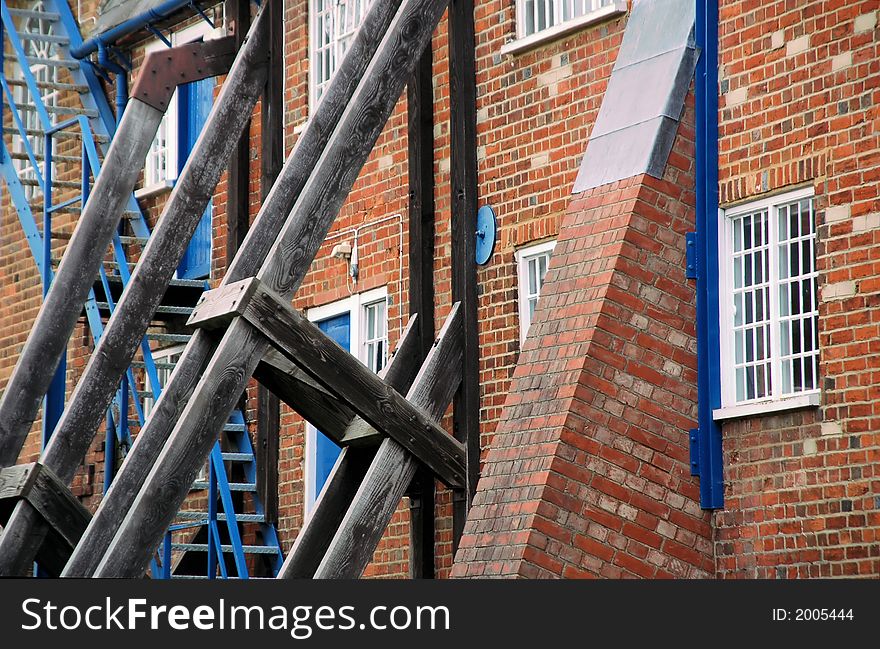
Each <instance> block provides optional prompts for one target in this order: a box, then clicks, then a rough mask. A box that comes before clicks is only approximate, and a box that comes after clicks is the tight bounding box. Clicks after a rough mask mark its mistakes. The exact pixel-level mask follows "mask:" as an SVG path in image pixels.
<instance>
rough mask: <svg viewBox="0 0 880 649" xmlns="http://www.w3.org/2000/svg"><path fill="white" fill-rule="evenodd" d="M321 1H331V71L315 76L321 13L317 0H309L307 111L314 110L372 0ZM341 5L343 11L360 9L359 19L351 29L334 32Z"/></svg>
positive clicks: (326, 0)
mask: <svg viewBox="0 0 880 649" xmlns="http://www.w3.org/2000/svg"><path fill="white" fill-rule="evenodd" d="M321 1H323V2H326V3H333V16H332V18H331V20H332V22H333V34H332V36H331V41H330V43H329V45H330V48H331V50H332V51H331V52H330V53H329V59H332V61H331V62H330V63H329V67H330V68H331V72H330V76H328V77H327V79H321V80H319V79H318V77H317V72H318V66H317V53H318V48H319V43H318V34H319V30H318V28H319V27H320V24H319V18H321V14H320V13H319V11H318V2H319V0H309V112H314V110H315V107H316V106H317V105H318V102H319V101H320V99H321V94H322V92H323V90H324V89H325V88H326V87H327V86H328V85H329V83H330V80H331V79H333V75H334V74H335V73H336V70H338V69H339V64H340V63H342V57H343V56H344V54H345V51H346V50H347V48H348V45H350V44H351V42H352V41H353V40H354V35H355V34H356V33H357V29H358V27H360V25H361V23H362V22H363V20H364V16H365V15H366V13H367V11H369V9H370V6H371V5H372V0H321ZM343 7H344V8H345V11H349V10H350V9H352V8H355V7H356V8H357V9H358V10H360V19H359V21H358V24H357V25H355V26H354V29H353V30H350V29H347V30H346V31H345V32H344V33H342V34H338V33H336V31H337V30H336V25H337V21H338V19H339V12H340V11H341V10H342V8H343ZM325 13H326V12H325Z"/></svg>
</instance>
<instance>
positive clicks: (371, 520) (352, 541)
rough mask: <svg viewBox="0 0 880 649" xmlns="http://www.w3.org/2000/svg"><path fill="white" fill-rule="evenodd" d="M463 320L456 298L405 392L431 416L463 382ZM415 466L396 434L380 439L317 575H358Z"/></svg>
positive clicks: (438, 412) (443, 407)
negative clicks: (432, 345) (416, 374)
mask: <svg viewBox="0 0 880 649" xmlns="http://www.w3.org/2000/svg"><path fill="white" fill-rule="evenodd" d="M462 326H463V317H462V314H461V310H460V305H459V304H458V303H456V304H455V305H454V306H453V309H452V311H451V312H450V314H449V316H448V317H447V319H446V322H445V324H444V325H443V328H442V329H441V330H440V334H439V336H438V337H437V342H436V344H435V346H434V348H433V349H432V350H431V352H430V353H429V354H428V358H427V359H426V360H425V363H424V364H423V365H422V368H421V370H420V371H419V375H418V376H417V377H416V379H415V381H414V382H413V386H412V388H410V390H409V392H408V393H407V400H408V401H410V402H411V403H412V404H413V405H415V406H418V407H419V408H421V409H423V410H424V411H425V412H426V413H427V414H428V416H429V417H431V418H432V419H433V420H435V421H439V419H440V418H441V417H442V416H443V413H444V412H446V408H447V407H448V406H449V402H450V401H451V400H452V397H453V395H454V394H455V392H456V390H457V389H458V386H459V384H460V382H461V374H460V372H458V371H456V370H459V368H461V362H462V353H463V338H464V336H463V329H462ZM450 368H451V369H452V371H450ZM417 467H418V461H417V460H416V458H415V457H414V456H413V455H412V454H411V453H409V452H408V451H407V449H405V448H404V447H403V446H401V445H400V444H398V443H397V442H396V441H395V440H393V439H391V438H387V439H385V440H383V441H382V444H381V445H380V446H379V450H378V452H377V453H376V456H375V457H374V458H373V461H372V463H371V464H370V468H369V469H368V470H367V473H366V475H365V476H364V479H363V482H362V483H361V486H360V487H359V488H358V490H357V492H356V493H355V495H354V498H353V499H352V503H351V505H350V506H349V508H348V511H347V512H346V513H345V516H344V517H343V519H342V522H341V524H340V526H339V529H338V530H337V531H336V534H335V535H334V536H333V540H332V541H331V542H330V545H329V547H328V549H327V553H326V554H325V555H324V558H323V560H322V561H321V564H320V565H319V566H318V569H317V571H316V572H315V577H316V578H318V579H356V578H357V577H360V575H361V573H363V571H364V568H366V566H367V564H368V563H369V562H370V559H372V557H373V552H374V551H375V549H376V545H377V544H378V543H379V540H380V539H381V538H382V534H383V533H384V532H385V528H386V527H387V526H388V523H389V522H390V521H391V517H392V515H393V514H394V511H395V510H396V509H397V506H398V505H399V504H400V499H401V498H402V497H403V495H404V492H405V491H406V488H407V486H408V485H409V483H410V481H411V480H412V478H413V476H414V475H415V472H416V469H417Z"/></svg>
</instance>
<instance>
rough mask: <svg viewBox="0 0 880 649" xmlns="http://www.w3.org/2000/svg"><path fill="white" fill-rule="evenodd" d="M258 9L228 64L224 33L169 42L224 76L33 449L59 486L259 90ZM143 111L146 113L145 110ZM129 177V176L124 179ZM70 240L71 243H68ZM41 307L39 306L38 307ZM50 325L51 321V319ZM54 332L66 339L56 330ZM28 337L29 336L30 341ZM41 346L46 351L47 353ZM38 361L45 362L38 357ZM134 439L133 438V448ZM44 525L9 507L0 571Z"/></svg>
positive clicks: (86, 268) (22, 508)
mask: <svg viewBox="0 0 880 649" xmlns="http://www.w3.org/2000/svg"><path fill="white" fill-rule="evenodd" d="M261 16H263V14H259V15H258V16H257V18H256V20H255V22H254V25H253V28H252V30H251V31H250V33H249V34H248V38H247V41H246V42H245V45H244V47H243V48H242V49H241V50H240V51H239V52H238V54H237V55H235V60H234V61H232V56H233V54H234V53H232V52H231V51H230V46H231V41H229V40H228V39H224V40H223V42H217V41H209V42H207V43H199V44H190V45H188V46H186V47H185V48H184V49H183V50H177V49H176V48H172V49H173V51H175V52H178V51H182V52H183V54H184V55H185V58H186V60H191V59H193V58H194V57H195V58H197V56H196V55H197V54H198V53H199V52H200V51H203V50H207V53H208V54H210V55H211V58H210V60H208V61H206V62H205V65H204V66H202V67H201V68H200V69H199V66H195V68H194V69H193V70H191V73H190V74H189V77H188V78H189V79H192V78H196V77H199V78H201V77H204V76H206V75H207V74H208V73H209V72H211V73H214V74H219V73H220V72H226V71H227V70H228V71H229V75H228V76H227V78H226V81H225V83H224V84H223V87H222V89H221V91H220V96H219V97H218V99H217V101H216V102H215V103H214V107H213V109H212V111H211V114H210V115H209V117H208V121H207V122H206V124H205V128H204V133H203V136H202V137H200V138H199V141H198V142H197V144H196V147H195V149H194V150H193V152H192V154H191V155H190V157H189V160H188V161H187V164H186V166H185V167H184V169H183V171H182V173H181V175H180V178H179V179H178V181H177V183H176V185H175V187H174V190H173V191H172V192H171V196H170V197H169V199H168V202H167V203H166V206H165V209H164V210H163V212H162V216H161V218H160V219H159V222H158V224H157V227H156V228H155V230H154V231H153V234H152V236H151V237H150V241H149V242H148V244H147V246H146V248H145V249H144V251H143V253H142V255H141V257H140V260H139V262H138V265H137V266H136V267H135V269H134V272H133V273H132V276H131V280H130V282H129V284H128V287H127V289H126V291H125V292H124V293H123V295H122V298H121V299H120V300H119V303H118V304H117V305H116V309H115V310H114V312H113V315H112V317H111V318H110V321H109V322H108V324H107V327H106V328H105V329H104V332H103V334H102V336H101V338H100V340H99V341H98V344H97V347H96V350H95V352H94V353H93V354H92V356H91V357H90V359H89V363H88V365H87V366H86V369H85V372H84V373H83V376H82V377H81V378H80V380H79V382H78V383H77V386H76V388H75V389H74V391H73V394H72V395H71V398H70V402H69V403H68V405H67V408H66V409H65V410H64V412H63V414H62V417H61V420H60V421H59V422H58V425H57V427H56V429H55V432H54V433H53V435H52V437H51V439H50V440H49V443H48V445H47V446H46V449H45V450H44V452H43V454H42V456H41V459H40V461H41V462H42V463H43V464H44V465H45V466H47V467H49V468H51V469H52V470H53V471H54V472H55V473H56V474H57V475H58V477H59V478H61V480H62V481H64V482H65V483H69V482H70V481H71V480H72V479H73V475H74V473H75V472H76V469H77V467H78V466H79V465H80V463H81V462H82V459H83V457H84V456H85V454H86V452H87V451H88V448H89V445H90V444H91V442H92V439H93V438H94V434H95V431H96V430H97V428H98V426H99V425H100V423H101V421H102V420H103V419H104V416H105V413H106V411H107V407H108V406H109V405H110V402H111V401H112V399H113V395H114V393H115V392H116V388H117V386H118V385H119V381H120V380H121V379H123V377H124V374H125V371H126V370H127V369H128V367H129V364H130V362H131V359H132V357H133V356H134V354H135V351H136V350H137V348H138V346H139V344H140V342H141V340H142V338H143V335H144V333H145V332H146V330H147V327H148V326H149V324H150V320H151V318H152V316H153V314H154V313H155V311H156V308H157V307H158V305H159V303H160V302H161V300H162V296H163V295H164V293H165V287H166V286H167V284H168V281H169V280H170V279H171V277H172V276H173V274H174V271H175V270H176V269H177V266H178V264H179V262H180V259H181V257H182V256H183V252H184V250H185V249H186V246H187V245H188V242H189V240H190V238H191V237H192V233H193V231H194V230H195V228H196V225H198V223H199V220H200V219H201V217H202V214H203V213H204V211H205V206H206V205H207V204H208V201H210V199H211V196H212V194H213V192H214V188H215V187H216V185H217V181H218V180H219V179H220V175H221V174H222V173H223V170H224V168H225V167H226V164H227V161H228V160H229V156H230V155H231V153H232V148H233V144H234V143H233V142H231V140H232V139H234V138H232V137H230V136H231V135H232V134H235V133H240V132H241V131H242V130H243V129H244V127H245V125H246V124H247V121H248V118H249V117H250V114H251V112H252V110H253V107H254V105H255V104H256V101H257V98H258V97H259V95H260V91H261V89H262V86H263V80H264V79H265V77H266V67H267V62H266V51H265V50H266V42H267V32H268V29H267V19H262V18H261ZM171 51H172V50H167V51H166V50H163V56H173V55H172V54H169V52H171ZM154 63H155V62H154ZM230 63H232V67H231V68H230V67H229V64H230ZM168 71H169V72H173V73H174V77H175V78H173V79H169V78H168V76H167V75H164V76H162V75H158V74H157V75H155V76H157V77H159V76H161V80H162V83H161V84H159V85H160V86H161V88H162V89H164V88H165V86H168V87H169V88H172V89H173V87H174V86H175V85H176V83H177V80H178V78H179V75H178V74H177V72H176V71H173V70H171V69H170V68H169V69H168ZM149 72H150V71H149V70H146V69H145V70H144V71H143V72H142V74H141V76H142V77H143V76H144V75H147V76H148V77H150V78H152V77H153V76H154V75H152V74H149ZM140 87H141V86H140V85H139V86H136V88H140ZM140 92H145V91H140ZM155 92H157V91H154V92H153V94H154V95H155ZM154 98H155V97H154ZM140 104H141V102H140V100H138V99H133V100H132V101H131V102H130V104H129V107H128V108H127V109H126V111H125V113H124V115H123V126H124V125H125V123H126V120H128V118H129V115H130V113H131V117H132V119H142V120H144V119H145V118H144V117H143V115H142V114H141V112H139V111H140V109H137V110H133V108H136V107H138V106H139V105H140ZM148 110H149V111H152V112H156V110H155V109H153V108H149V107H148ZM152 112H151V113H149V114H150V115H152ZM159 118H161V113H159ZM151 119H152V118H150V119H146V120H145V124H144V126H143V127H142V128H150V124H151V121H150V120H151ZM156 124H157V125H158V122H156ZM154 134H155V129H153V130H152V131H150V132H149V133H148V135H149V138H148V139H147V140H146V145H145V146H147V147H149V143H150V142H151V141H152V139H153V135H154ZM126 137H127V132H126V131H123V130H122V126H121V127H120V130H119V131H118V132H117V134H116V137H115V138H114V140H113V145H112V146H111V155H112V152H113V150H114V147H116V146H117V144H118V143H119V142H120V141H123V142H124V141H125V140H126ZM139 156H140V157H139V158H138V159H137V166H136V169H135V174H134V178H136V177H137V171H138V170H139V169H140V167H141V166H143V161H144V157H145V156H146V150H144V152H143V153H140V154H139ZM113 162H114V161H113V160H111V159H110V158H108V160H107V162H106V163H105V165H104V167H103V168H102V170H103V169H106V170H107V174H109V175H111V176H113V177H122V178H125V174H122V173H120V169H119V168H117V167H116V166H114V164H113ZM117 164H118V161H117ZM104 176H105V174H104V173H102V174H100V177H99V179H98V182H99V183H100V182H102V181H101V177H104ZM133 184H134V181H133V180H132V186H133ZM97 188H98V186H97V185H96V189H95V192H94V193H93V195H92V197H91V199H90V200H89V201H88V202H87V204H86V210H85V211H84V213H83V216H82V219H86V218H90V214H91V213H90V212H89V210H90V209H91V207H92V206H99V205H102V204H103V203H104V201H102V200H101V197H100V196H99V195H98V194H97ZM127 191H128V194H126V197H127V196H129V195H130V194H131V187H129V188H128V190H127ZM82 219H81V220H80V223H79V224H78V225H77V230H76V232H77V233H78V232H79V231H80V228H81V227H83V221H82ZM109 225H110V227H111V230H110V232H109V234H107V242H108V243H109V238H110V236H112V233H113V228H114V227H115V226H114V225H113V224H112V223H110V224H109ZM89 231H91V230H89ZM78 236H79V235H78V234H76V233H75V234H74V240H76V241H82V242H83V244H84V245H87V246H91V247H93V248H94V250H93V251H92V253H93V254H97V253H99V254H98V259H97V265H94V264H92V266H90V265H89V264H91V263H92V262H89V263H85V262H83V266H82V267H81V268H79V269H77V270H76V272H77V273H78V274H79V275H78V277H79V280H80V281H81V282H86V283H87V284H88V286H87V287H86V292H88V288H90V287H91V285H92V280H93V279H94V277H96V276H97V273H98V268H99V266H100V261H101V259H103V252H102V251H103V250H106V244H104V245H102V244H101V243H100V241H101V240H100V239H93V240H89V239H86V240H82V239H77V237H78ZM93 236H95V235H93ZM73 242H74V241H73V240H72V241H71V246H72V245H73ZM96 242H97V243H96ZM70 254H71V252H70V248H69V249H68V252H65V254H64V259H67V258H68V255H70ZM65 263H66V262H64V261H62V268H67V269H70V267H69V266H65ZM92 267H93V269H92ZM61 277H62V275H61V270H59V275H58V277H56V280H55V282H54V283H53V290H54V287H55V286H56V284H58V281H59V278H61ZM86 280H87V281H86ZM61 286H63V285H59V287H61ZM84 299H85V296H84V295H83V299H82V300H79V301H78V302H77V303H76V304H77V305H78V306H76V309H75V310H76V313H75V318H77V317H79V313H80V310H81V307H82V302H83V301H84ZM47 304H48V301H47ZM45 308H48V307H46V306H44V309H45ZM71 308H72V307H71ZM41 317H42V316H41ZM53 317H55V318H57V317H58V316H57V314H55V316H53ZM75 318H74V321H75ZM54 326H58V322H57V321H56V322H55V325H54ZM53 331H58V333H57V335H61V333H60V330H54V329H53ZM64 338H65V339H66V336H64ZM35 344H37V343H36V342H35ZM49 353H50V354H51V352H49ZM42 362H43V363H44V364H45V362H46V361H45V360H43V361H42ZM0 416H2V415H0ZM138 439H140V437H139V438H138ZM143 444H144V443H143V442H141V444H140V446H143ZM0 464H2V461H0ZM45 531H46V525H45V522H44V521H42V520H41V519H40V518H39V516H37V515H36V512H34V511H33V508H32V507H30V506H29V504H28V503H27V502H25V501H22V502H20V503H19V504H18V505H16V507H15V510H14V512H13V514H12V516H11V518H10V521H9V524H8V525H7V527H6V529H4V531H3V534H2V536H0V575H6V574H17V573H18V572H20V571H21V570H22V569H23V568H24V567H25V566H27V565H28V564H29V563H30V562H31V561H33V557H34V553H36V552H37V550H38V548H39V547H40V544H41V541H42V537H43V536H44V535H45Z"/></svg>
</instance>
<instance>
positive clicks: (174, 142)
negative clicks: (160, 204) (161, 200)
mask: <svg viewBox="0 0 880 649" xmlns="http://www.w3.org/2000/svg"><path fill="white" fill-rule="evenodd" d="M221 32H223V33H225V29H223V28H219V29H212V28H211V26H210V25H209V24H208V23H206V22H204V21H199V22H198V23H196V24H194V25H191V26H190V27H187V28H186V29H182V30H180V31H179V32H174V33H172V34H171V36H170V38H169V40H170V41H171V45H172V46H174V47H176V46H178V45H185V44H186V43H191V42H193V41H196V40H198V39H200V38H201V39H204V40H210V39H211V38H212V37H216V36H218V35H221ZM166 49H168V45H166V44H165V43H164V42H162V41H161V40H159V39H155V40H153V41H150V42H149V43H148V44H147V45H146V47H145V48H144V55H145V56H146V55H147V54H151V53H153V52H157V51H162V50H166ZM178 104H179V95H178V92H177V88H175V89H174V94H173V95H172V96H171V101H170V102H169V103H168V110H166V111H165V115H163V116H162V121H161V122H160V123H159V128H158V130H157V131H156V134H157V137H158V134H159V133H160V132H162V130H163V129H164V132H165V174H164V176H162V175H159V176H158V177H155V178H151V177H150V175H149V173H148V164H147V161H149V159H150V156H151V155H152V154H153V144H155V142H156V138H154V139H153V142H151V143H150V149H149V151H147V158H146V160H145V161H144V186H143V187H141V188H140V189H137V190H135V192H134V195H135V196H136V197H137V198H145V197H147V196H152V195H155V194H159V193H161V192H164V191H167V190H168V189H171V188H172V187H174V183H175V182H176V181H177V175H178V173H177V164H178V155H179V148H180V143H179V142H178V134H179V132H180V128H179V125H180V122H179V119H180V115H179V112H180V111H179V106H178Z"/></svg>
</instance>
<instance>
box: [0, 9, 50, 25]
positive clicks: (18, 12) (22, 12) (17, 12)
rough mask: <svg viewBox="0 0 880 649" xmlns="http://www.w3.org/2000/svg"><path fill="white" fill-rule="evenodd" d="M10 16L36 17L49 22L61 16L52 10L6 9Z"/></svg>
mask: <svg viewBox="0 0 880 649" xmlns="http://www.w3.org/2000/svg"><path fill="white" fill-rule="evenodd" d="M8 11H9V15H10V16H18V17H19V18H36V19H38V20H48V21H50V22H54V21H57V20H58V19H59V18H60V17H61V16H59V15H58V14H57V13H54V12H52V11H33V10H31V9H14V8H12V7H10V8H9V9H8Z"/></svg>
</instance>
